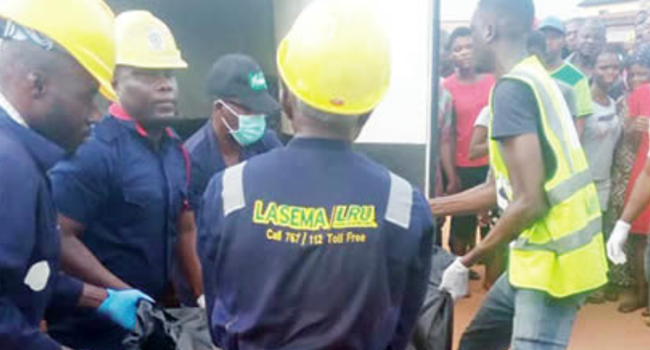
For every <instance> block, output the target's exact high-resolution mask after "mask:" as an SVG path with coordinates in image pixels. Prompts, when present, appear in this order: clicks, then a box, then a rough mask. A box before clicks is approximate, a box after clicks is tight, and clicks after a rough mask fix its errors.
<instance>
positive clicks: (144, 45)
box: [115, 11, 187, 69]
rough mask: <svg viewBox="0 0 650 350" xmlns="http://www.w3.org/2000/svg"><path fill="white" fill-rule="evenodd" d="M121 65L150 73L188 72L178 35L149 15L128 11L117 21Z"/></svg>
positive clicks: (116, 35) (117, 40)
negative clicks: (176, 36)
mask: <svg viewBox="0 0 650 350" xmlns="http://www.w3.org/2000/svg"><path fill="white" fill-rule="evenodd" d="M115 41H116V43H117V55H116V58H117V64H118V65H122V66H129V67H139V68H147V69H182V68H187V63H186V62H185V61H184V60H183V57H182V56H181V52H180V50H179V49H178V47H177V46H176V40H175V39H174V34H173V33H172V32H171V30H170V29H169V27H167V25H166V24H165V23H164V22H163V21H161V20H160V19H158V18H156V17H154V15H152V14H151V13H150V12H147V11H126V12H122V13H121V14H120V15H119V16H117V18H116V20H115Z"/></svg>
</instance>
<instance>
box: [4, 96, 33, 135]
mask: <svg viewBox="0 0 650 350" xmlns="http://www.w3.org/2000/svg"><path fill="white" fill-rule="evenodd" d="M0 108H2V109H4V111H5V112H6V113H7V116H9V118H11V119H12V120H13V121H15V122H16V123H17V124H18V125H21V126H23V127H25V128H29V125H27V122H26V121H25V119H23V116H21V115H20V113H18V111H17V110H16V109H15V108H14V106H13V105H12V104H11V103H10V102H9V101H7V99H6V98H5V95H3V94H2V93H0Z"/></svg>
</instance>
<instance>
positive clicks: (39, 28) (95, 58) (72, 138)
mask: <svg viewBox="0 0 650 350" xmlns="http://www.w3.org/2000/svg"><path fill="white" fill-rule="evenodd" d="M0 17H2V19H3V20H4V21H5V23H4V24H5V28H4V33H3V35H2V43H1V44H0V45H1V46H0V169H1V170H0V200H1V201H2V204H3V210H2V211H0V222H2V224H1V225H0V349H2V350H61V349H63V350H66V349H68V348H67V347H65V345H68V344H64V346H62V345H61V344H59V343H57V342H56V341H54V340H53V339H51V338H50V337H48V336H47V335H45V334H43V333H41V332H40V329H39V324H40V322H41V320H42V319H43V317H44V313H45V310H46V308H48V307H49V308H50V310H52V311H53V312H61V313H66V312H69V311H70V310H71V309H74V308H76V307H84V308H87V309H88V310H91V309H92V310H94V309H97V310H98V313H99V314H100V315H101V316H102V317H108V318H110V319H111V320H113V321H114V322H116V323H117V324H119V325H120V326H121V327H124V328H127V329H131V330H133V329H134V328H135V321H136V306H137V304H138V301H139V300H141V299H148V297H147V296H145V295H143V294H142V293H140V292H138V291H134V290H127V291H121V292H117V291H113V290H108V291H107V290H105V289H101V288H97V287H93V286H91V285H84V284H83V283H81V282H80V281H78V280H75V279H72V278H70V277H67V276H65V275H63V274H61V273H60V261H59V257H60V248H61V243H60V240H59V232H58V228H57V224H56V209H55V207H54V202H53V200H52V194H51V191H50V183H49V182H48V180H47V176H46V172H47V171H48V170H49V169H50V168H51V167H52V166H53V165H54V163H55V162H56V161H58V160H59V159H61V158H63V157H64V156H65V155H66V153H67V152H72V151H74V149H75V148H77V146H78V145H79V144H80V143H81V142H82V141H83V140H84V138H85V137H86V136H87V134H88V131H89V129H90V125H89V124H90V123H89V118H90V117H92V116H93V115H94V114H97V113H98V111H97V107H96V106H95V105H94V98H95V97H96V95H97V92H98V91H99V90H101V91H102V92H103V93H104V95H105V96H107V97H112V96H113V94H112V91H113V90H112V88H111V85H110V81H111V77H112V75H113V66H114V62H115V58H114V53H115V44H114V40H113V13H112V12H111V10H110V9H109V8H108V7H107V6H106V5H104V4H103V3H100V2H95V1H92V2H89V1H83V0H61V1H57V2H56V3H54V2H52V1H49V0H5V1H2V2H0ZM19 23H20V24H19ZM62 86H64V87H65V89H62V88H61V87H62Z"/></svg>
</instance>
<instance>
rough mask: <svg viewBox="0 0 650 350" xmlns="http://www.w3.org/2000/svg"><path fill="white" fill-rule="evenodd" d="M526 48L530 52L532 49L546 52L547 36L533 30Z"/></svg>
mask: <svg viewBox="0 0 650 350" xmlns="http://www.w3.org/2000/svg"><path fill="white" fill-rule="evenodd" d="M526 47H527V48H528V50H529V51H530V49H531V48H533V47H536V48H539V49H540V51H542V52H546V35H545V34H544V33H543V32H542V31H541V30H533V31H532V32H530V34H529V35H528V41H527V42H526Z"/></svg>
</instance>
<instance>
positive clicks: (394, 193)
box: [386, 173, 413, 230]
mask: <svg viewBox="0 0 650 350" xmlns="http://www.w3.org/2000/svg"><path fill="white" fill-rule="evenodd" d="M412 207H413V187H411V184H410V183H408V181H406V180H404V179H403V178H401V177H399V176H397V175H395V174H393V173H390V194H389V195H388V204H387V205H386V221H388V222H391V223H393V224H395V225H397V226H399V227H402V228H404V229H406V230H408V228H409V226H410V225H411V208H412Z"/></svg>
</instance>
